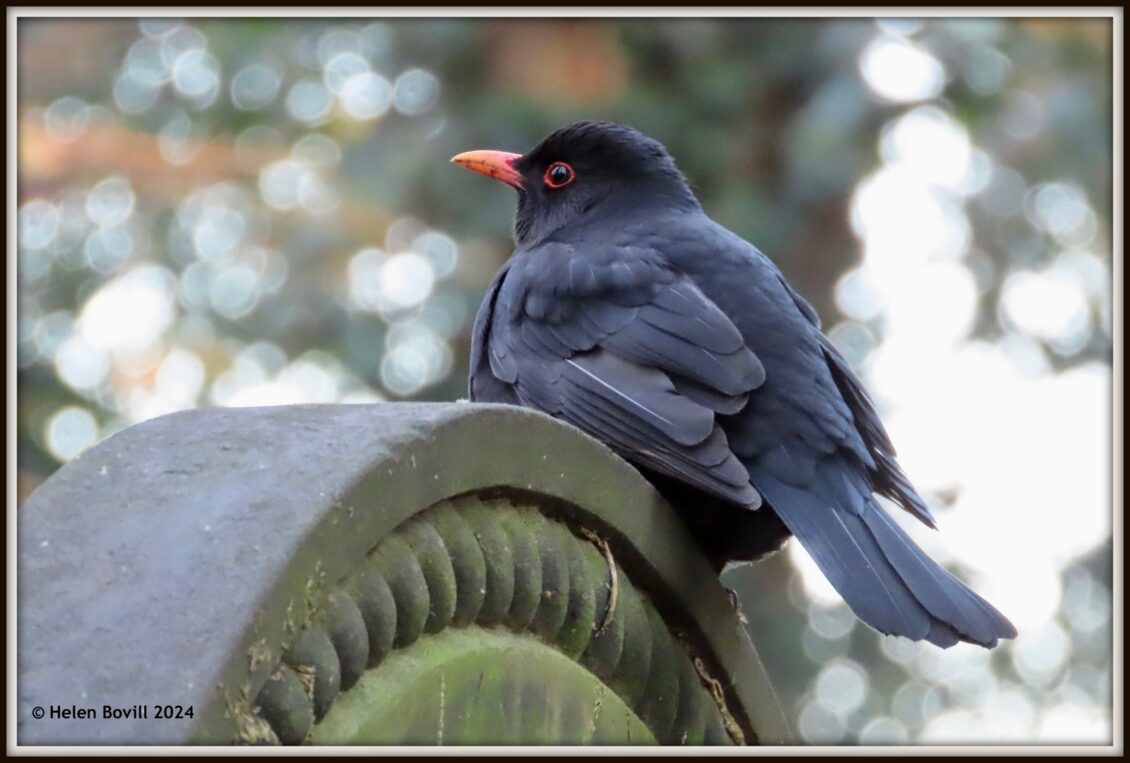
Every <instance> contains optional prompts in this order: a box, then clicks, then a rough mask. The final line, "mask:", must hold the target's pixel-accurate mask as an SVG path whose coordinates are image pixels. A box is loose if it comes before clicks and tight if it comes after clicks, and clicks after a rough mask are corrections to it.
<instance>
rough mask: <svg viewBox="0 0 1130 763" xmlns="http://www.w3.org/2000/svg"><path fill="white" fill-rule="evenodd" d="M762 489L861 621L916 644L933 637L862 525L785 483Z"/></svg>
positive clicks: (762, 483)
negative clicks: (909, 639)
mask: <svg viewBox="0 0 1130 763" xmlns="http://www.w3.org/2000/svg"><path fill="white" fill-rule="evenodd" d="M757 486H758V490H760V491H761V493H762V495H764V496H765V497H766V499H767V500H768V501H769V503H770V504H771V505H772V506H773V508H774V509H775V510H776V512H777V515H778V516H779V517H780V518H781V521H782V522H784V523H785V526H786V527H788V528H789V531H790V532H792V534H793V535H795V536H796V538H797V540H799V541H800V543H801V545H802V546H804V548H805V550H806V551H808V553H809V554H811V555H812V558H813V559H814V560H815V561H816V564H817V566H819V567H820V570H821V572H823V573H824V575H825V576H826V577H827V578H828V581H829V582H830V583H831V584H832V586H833V587H834V588H835V589H836V590H837V591H839V593H840V595H841V596H843V597H844V600H845V601H846V602H847V603H848V606H850V607H851V608H852V610H853V611H854V612H855V614H856V615H858V616H859V618H860V619H862V620H863V621H864V622H866V623H868V624H869V625H871V626H872V627H874V628H876V629H877V630H879V631H880V632H882V633H893V634H896V635H900V636H906V637H908V638H911V639H914V640H915V641H920V640H922V639H924V638H928V636H929V634H930V627H931V622H932V621H931V618H930V616H929V613H928V612H927V611H926V610H925V609H923V607H922V605H921V604H919V603H918V600H917V599H915V598H914V596H913V595H912V594H911V592H910V590H909V589H908V588H907V587H906V585H905V584H904V583H903V582H902V579H901V578H900V577H899V576H898V574H897V573H896V572H895V570H894V568H893V567H892V566H891V564H890V562H888V561H887V558H886V556H885V555H884V554H883V552H882V550H881V549H880V548H879V546H878V544H876V543H875V539H874V538H873V537H872V536H871V533H869V532H868V531H867V527H866V526H865V525H864V524H863V520H861V519H860V518H859V517H858V516H855V515H854V514H852V513H850V512H847V511H842V510H840V509H836V508H832V507H831V506H829V505H828V503H827V502H826V501H823V500H821V499H819V498H818V497H816V496H815V495H813V494H812V493H811V492H809V491H806V490H803V489H800V488H796V487H793V486H792V485H788V484H786V483H783V482H777V481H776V480H772V479H763V480H759V481H758V482H757Z"/></svg>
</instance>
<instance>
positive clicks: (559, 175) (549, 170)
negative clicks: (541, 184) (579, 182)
mask: <svg viewBox="0 0 1130 763" xmlns="http://www.w3.org/2000/svg"><path fill="white" fill-rule="evenodd" d="M542 179H543V180H545V185H546V187H548V188H553V189H557V188H564V187H565V186H567V185H569V184H570V183H572V182H573V181H574V180H576V179H577V173H575V172H573V168H572V167H570V166H569V165H568V164H566V163H565V162H554V163H553V164H551V165H549V166H548V167H546V168H545V176H544V177H543V178H542Z"/></svg>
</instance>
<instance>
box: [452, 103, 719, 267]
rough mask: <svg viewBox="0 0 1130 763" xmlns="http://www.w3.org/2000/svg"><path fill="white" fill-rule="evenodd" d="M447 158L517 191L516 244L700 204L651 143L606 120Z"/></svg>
mask: <svg viewBox="0 0 1130 763" xmlns="http://www.w3.org/2000/svg"><path fill="white" fill-rule="evenodd" d="M451 161H453V162H455V163H456V164H459V165H461V166H463V167H466V168H467V169H469V170H473V171H475V172H479V173H481V174H483V175H487V176H489V177H492V178H494V179H495V180H501V181H502V182H504V183H506V184H508V185H511V186H513V187H514V188H516V189H518V211H517V213H516V215H515V218H514V238H515V241H516V242H517V243H518V245H519V246H533V245H534V244H537V243H539V242H541V241H544V240H545V239H546V238H548V237H549V236H551V235H553V234H554V233H557V232H558V231H562V230H567V231H569V232H570V233H573V234H576V233H581V232H584V231H585V230H586V229H587V228H588V227H589V226H590V225H594V224H599V223H600V222H603V221H604V220H606V219H613V220H621V221H622V220H624V219H625V218H626V217H627V216H629V215H632V214H638V213H640V212H641V211H644V210H646V211H648V212H663V211H667V210H692V209H698V208H699V206H698V202H697V201H696V200H695V197H694V194H693V193H692V192H691V189H690V186H689V185H688V184H687V180H686V178H685V177H684V176H683V173H681V172H679V170H678V168H676V167H675V162H674V160H673V159H672V158H671V156H670V155H669V154H668V153H667V151H666V149H664V148H663V146H662V145H661V144H660V143H659V142H658V141H655V140H653V139H651V138H649V137H647V136H646V135H644V134H643V133H641V132H639V131H638V130H634V129H632V128H631V127H627V126H625V125H620V124H615V123H612V122H578V123H576V124H573V125H570V126H568V127H563V128H561V129H560V130H557V131H555V132H553V133H551V134H550V135H548V136H547V137H546V138H545V139H544V140H542V141H541V142H540V143H539V144H538V145H536V146H535V147H534V148H532V149H531V150H529V151H527V152H526V153H524V154H514V153H509V152H506V151H467V152H465V153H462V154H459V155H458V156H456V157H454V158H453V159H452V160H451Z"/></svg>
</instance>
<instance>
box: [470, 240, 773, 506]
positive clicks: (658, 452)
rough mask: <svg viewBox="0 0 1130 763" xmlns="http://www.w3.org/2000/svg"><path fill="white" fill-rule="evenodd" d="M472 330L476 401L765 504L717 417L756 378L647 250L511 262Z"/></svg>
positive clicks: (741, 500) (702, 308)
mask: <svg viewBox="0 0 1130 763" xmlns="http://www.w3.org/2000/svg"><path fill="white" fill-rule="evenodd" d="M476 323H477V325H476V335H477V337H479V341H478V342H477V347H476V350H475V352H476V355H475V357H473V358H472V364H473V371H472V383H471V391H472V396H473V397H475V399H492V398H493V397H495V396H497V395H500V394H512V395H514V396H515V397H516V398H517V400H518V402H519V403H520V404H522V405H526V406H528V407H532V408H537V409H539V410H542V411H544V412H546V413H548V414H550V415H552V416H555V417H557V418H560V419H563V420H565V421H568V422H569V423H571V424H573V425H574V426H577V427H578V428H580V429H582V430H583V431H585V432H587V433H588V434H590V435H592V436H594V437H596V438H597V439H599V440H601V441H603V442H604V443H606V444H607V445H609V446H610V447H612V448H613V449H614V450H616V451H617V452H619V453H620V454H621V455H623V456H624V457H626V458H627V459H629V460H631V461H634V462H635V463H637V464H640V465H642V466H646V467H649V468H651V469H654V470H656V471H658V472H661V473H664V474H668V475H670V476H672V477H675V478H677V479H680V480H682V481H685V482H688V483H690V484H693V485H695V486H697V487H699V488H701V489H703V490H705V491H707V492H709V493H712V494H714V495H718V496H720V497H723V498H726V499H728V500H731V501H733V502H735V503H737V504H739V505H744V506H750V507H755V506H758V505H759V504H760V496H759V495H758V494H757V492H756V490H755V489H754V488H753V486H752V485H751V484H750V480H749V474H748V472H747V471H746V469H745V467H744V466H742V464H741V463H740V462H739V461H738V459H737V458H736V457H735V456H734V454H733V453H732V452H731V450H730V447H729V444H728V442H727V440H726V435H725V433H724V432H723V431H722V428H721V426H720V425H719V423H718V421H717V420H716V416H717V415H720V414H722V415H724V414H733V413H736V412H737V411H739V410H741V408H742V407H743V406H744V405H745V404H746V401H747V399H748V395H749V392H750V391H751V390H753V389H755V388H756V387H757V386H758V385H759V384H761V382H762V381H763V380H764V371H763V369H762V367H761V364H760V362H759V361H758V360H757V358H756V357H755V356H754V355H753V353H752V352H751V351H750V350H749V349H748V348H747V347H746V346H745V342H744V341H743V339H742V336H741V334H740V333H739V332H738V330H737V328H736V327H735V326H734V324H733V323H732V322H731V321H730V319H729V318H727V317H726V315H725V314H724V313H723V312H722V311H721V310H719V309H718V307H717V306H715V305H714V304H713V303H712V302H711V301H710V300H708V299H707V298H706V297H705V296H703V294H702V292H701V291H699V289H698V288H697V287H696V286H695V285H694V284H693V283H692V282H691V281H690V280H689V279H687V278H686V277H684V276H682V275H680V274H679V273H677V272H675V271H673V270H671V269H670V268H669V267H668V266H667V265H666V264H665V263H664V262H663V261H662V259H661V258H660V257H659V256H658V255H657V254H655V253H654V252H652V251H650V250H648V249H646V248H642V247H640V248H636V247H614V246H611V245H605V246H599V245H596V246H591V247H573V246H567V245H563V244H546V245H542V246H539V247H538V248H537V249H534V250H530V251H525V252H518V253H517V254H515V256H514V258H512V260H511V262H510V263H509V264H508V268H507V269H506V272H504V273H502V274H500V276H499V279H498V280H497V282H496V285H495V288H494V290H493V291H492V294H490V295H488V298H487V301H485V302H484V306H483V309H482V311H481V312H480V316H479V320H478V321H477V322H476ZM484 366H485V367H489V374H490V377H491V378H490V379H484V378H481V377H482V375H483V372H484V371H485V370H486V368H485V367H484ZM476 367H477V368H478V371H477V372H476V371H475V368H476ZM476 377H479V378H476ZM499 383H501V385H502V388H504V389H505V392H501V391H500V389H499V386H498V385H499ZM492 390H493V394H492V392H491V391H492ZM503 401H504V402H506V400H503Z"/></svg>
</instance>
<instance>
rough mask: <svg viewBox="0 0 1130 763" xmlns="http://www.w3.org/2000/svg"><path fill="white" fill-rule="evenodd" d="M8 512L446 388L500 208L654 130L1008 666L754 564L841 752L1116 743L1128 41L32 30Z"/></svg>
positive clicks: (33, 24) (487, 268) (784, 655)
mask: <svg viewBox="0 0 1130 763" xmlns="http://www.w3.org/2000/svg"><path fill="white" fill-rule="evenodd" d="M18 24H19V26H18V42H19V46H18V56H19V68H18V88H19V89H18V94H19V111H18V119H19V134H18V154H19V200H18V238H19V253H18V257H19V259H18V310H19V320H18V327H17V330H18V384H19V396H18V437H19V452H18V469H19V474H18V476H19V495H20V500H22V499H23V498H24V497H26V496H27V494H28V493H29V492H30V491H31V490H33V489H34V488H35V487H36V485H38V484H39V483H40V482H42V480H43V479H45V478H46V477H47V476H48V475H50V474H51V472H52V471H53V470H55V469H56V468H58V467H59V466H60V465H61V464H62V463H65V462H66V461H68V460H69V459H71V458H74V457H75V456H76V455H77V454H78V453H80V452H81V451H82V450H83V449H84V448H87V447H89V446H91V445H92V444H94V443H96V442H98V441H99V440H101V439H102V438H105V437H107V436H109V435H110V434H112V433H113V432H114V431H116V430H118V429H120V428H122V427H124V426H128V425H130V424H133V423H136V422H139V421H142V420H145V419H148V418H151V417H153V416H158V415H161V414H164V413H168V412H170V411H175V410H179V409H183V408H191V407H194V406H235V405H269V404H282V403H300V402H320V403H332V402H347V403H348V402H356V403H362V402H369V401H376V400H405V399H414V400H452V399H455V398H458V397H462V396H465V394H466V393H465V378H466V371H467V362H466V358H467V354H468V334H469V329H470V325H471V321H472V318H473V315H474V311H475V309H476V308H477V306H478V304H479V300H480V299H481V297H482V294H483V291H484V289H485V287H486V285H487V283H488V282H489V280H490V278H491V276H492V275H493V273H494V272H495V270H496V269H497V268H498V267H499V265H500V264H501V263H502V262H503V261H504V260H505V258H506V257H507V256H508V255H509V253H510V241H509V226H510V221H511V215H512V210H513V201H514V200H513V192H512V191H510V190H509V189H507V188H505V187H504V186H502V185H501V184H491V183H488V182H486V181H485V180H483V179H482V178H480V177H477V176H474V175H472V174H471V173H467V172H463V171H459V170H457V169H456V168H454V167H452V166H450V165H449V164H448V161H447V160H448V158H449V157H450V156H452V155H453V154H455V153H457V152H459V151H462V150H466V149H470V148H500V149H508V150H514V151H522V150H525V149H527V148H529V147H531V146H532V145H533V144H534V143H535V142H536V140H538V139H539V138H540V137H542V136H543V135H544V134H545V133H547V132H548V131H550V130H551V129H553V128H556V127H558V126H561V125H564V124H566V123H569V122H571V121H574V120H576V119H580V118H604V119H616V120H620V121H625V122H628V123H630V124H633V125H635V126H636V127H638V128H640V129H642V130H643V131H645V132H647V133H649V134H651V135H653V136H655V137H657V138H659V139H660V140H662V141H663V142H664V143H665V144H666V145H667V146H668V148H669V149H670V150H671V152H672V153H673V154H674V156H675V157H676V158H677V160H678V162H679V164H680V166H681V167H682V169H683V170H684V171H685V172H686V173H687V174H688V175H689V177H690V178H691V180H692V183H693V185H694V187H695V188H696V190H697V192H698V194H699V196H700V199H701V201H702V203H703V205H704V207H705V208H706V209H707V210H708V212H710V214H711V215H712V216H714V217H715V219H717V220H718V221H720V222H721V223H723V224H724V225H726V226H728V227H730V228H732V229H733V230H735V231H737V232H739V233H740V234H742V235H743V236H745V237H746V238H748V239H749V240H751V241H753V242H755V243H756V244H757V245H758V246H759V247H760V248H761V249H762V250H763V251H765V252H766V253H767V254H769V255H770V256H771V257H773V258H774V259H775V260H776V261H777V263H779V265H780V266H781V268H782V269H783V270H784V272H785V273H786V275H787V276H788V277H789V278H790V280H791V281H792V282H793V283H794V284H795V285H796V286H797V287H798V288H799V290H800V291H801V292H802V293H803V294H805V295H806V296H807V297H808V298H809V299H810V300H811V301H812V302H813V303H814V304H815V306H816V307H817V309H818V310H819V311H820V313H821V315H822V316H823V318H824V323H825V327H826V329H827V330H828V331H829V333H830V335H831V336H832V338H833V339H834V341H835V342H836V344H837V345H838V346H839V347H840V348H841V349H842V350H843V352H844V353H845V355H846V356H847V357H848V358H849V360H850V361H851V362H852V363H853V364H854V365H855V366H856V367H857V368H858V369H859V370H860V372H861V373H862V375H863V377H864V378H865V380H866V381H867V383H868V385H869V388H870V390H871V391H872V393H873V394H874V397H875V398H876V401H877V403H878V405H879V407H880V409H881V411H882V414H883V416H884V419H885V421H886V422H887V424H888V427H889V429H890V431H891V434H892V436H893V438H894V441H895V443H896V445H897V446H898V448H899V451H900V455H901V457H902V462H903V464H904V465H905V467H906V470H907V472H908V473H909V474H910V476H911V478H912V479H913V480H914V481H915V482H916V484H917V485H918V486H919V488H920V489H921V491H922V492H923V493H924V494H925V495H926V496H927V497H928V499H929V501H930V503H931V504H932V507H933V509H934V511H935V513H936V514H937V515H938V517H939V520H940V527H941V529H942V532H941V533H934V532H931V531H928V530H926V529H925V528H922V527H918V528H915V529H913V530H912V532H913V534H914V536H915V537H916V538H917V539H918V540H919V542H920V543H922V544H923V545H924V546H925V547H926V548H927V549H928V550H929V551H930V552H931V553H932V554H933V555H934V556H935V558H938V559H939V560H941V561H943V562H945V563H946V564H947V565H949V566H950V567H951V568H952V569H954V570H955V571H956V572H957V573H958V574H959V575H960V576H961V577H963V578H964V579H966V580H967V581H969V582H970V583H971V584H972V585H973V586H974V587H975V588H976V589H977V590H978V591H980V592H982V593H983V594H985V595H986V596H987V598H989V599H990V600H992V601H993V602H994V603H995V604H997V605H998V606H999V607H1000V608H1001V609H1002V610H1003V611H1004V612H1005V613H1007V614H1008V615H1009V616H1010V617H1011V618H1012V619H1013V621H1014V622H1015V623H1016V624H1017V626H1018V627H1019V629H1020V632H1021V635H1020V638H1019V639H1017V640H1016V641H1015V642H1012V643H1008V644H1006V645H1004V646H1002V647H1001V648H999V649H997V650H995V651H993V652H987V651H984V650H981V649H979V648H976V647H971V646H968V645H960V646H958V647H955V648H953V649H951V650H948V651H941V650H938V649H935V648H933V647H929V646H919V645H915V644H912V643H910V642H907V641H903V640H899V639H894V638H885V637H880V636H879V635H878V634H876V633H874V632H873V631H871V630H869V629H867V628H866V627H865V626H863V625H861V624H860V623H858V622H857V621H856V620H855V618H854V617H853V616H852V615H851V613H850V612H849V611H848V610H847V608H846V607H845V606H844V605H843V604H842V603H841V602H840V600H839V598H838V597H837V596H836V595H835V594H834V592H831V589H830V588H829V587H828V585H827V584H826V583H825V582H824V581H823V578H822V577H821V576H820V574H819V573H818V572H816V571H815V569H814V567H813V565H812V563H811V562H810V561H809V560H808V558H807V557H806V556H805V555H804V553H803V552H802V551H800V550H799V548H798V547H797V546H796V544H790V547H789V548H788V550H787V551H785V552H783V553H781V554H778V555H777V556H776V557H774V558H772V559H771V560H769V561H766V562H763V563H761V564H759V565H757V566H755V567H752V568H744V569H738V570H731V571H729V572H728V573H727V574H726V576H725V580H726V582H727V583H728V584H729V585H730V586H732V587H734V588H735V589H736V590H737V591H738V592H739V594H740V596H741V601H742V606H743V608H744V611H745V613H746V615H747V616H748V619H749V621H750V623H749V629H750V631H751V632H752V635H753V638H754V639H755V642H756V643H757V644H758V646H759V648H760V649H761V653H762V656H763V659H764V660H765V662H766V665H767V668H768V670H769V673H770V675H771V677H772V679H773V680H774V682H775V684H776V686H777V688H778V690H779V693H780V696H781V700H782V703H783V705H784V707H785V709H786V712H787V713H789V714H790V716H791V717H792V718H793V719H794V720H795V721H796V725H797V727H798V729H799V733H800V735H801V736H802V738H803V739H804V740H806V741H809V742H819V743H854V742H862V743H877V744H890V743H904V742H914V743H925V742H933V743H946V742H986V743H995V742H1013V743H1031V742H1069V743H1109V742H1110V740H1111V733H1112V717H1111V696H1112V685H1111V680H1112V665H1111V654H1112V627H1113V625H1112V617H1111V609H1112V595H1111V585H1112V580H1111V560H1112V549H1111V517H1112V515H1111V495H1110V486H1111V473H1110V469H1111V455H1110V447H1111V418H1110V413H1111V372H1110V362H1111V323H1112V320H1111V311H1112V305H1111V263H1112V259H1111V257H1112V251H1111V248H1112V247H1111V241H1112V236H1111V222H1112V221H1111V209H1112V178H1111V150H1112V149H1111V147H1112V112H1111V109H1112V105H1111V98H1112V82H1111V71H1112V47H1111V46H1112V24H1111V21H1110V20H1109V19H1106V20H1104V19H1058V20H1056V19H989V18H979V19H958V18H953V19H932V20H928V21H920V20H913V19H897V20H894V19H892V20H879V21H875V20H866V19H839V20H836V19H829V20H822V19H739V20H733V19H730V20H694V19H671V20H644V19H634V20H614V19H603V20H555V19H528V20H517V19H512V20H470V19H464V20H442V19H415V20H408V19H405V20H388V19H374V18H367V19H356V20H354V19H344V18H338V19H329V20H313V19H281V18H280V19H271V18H260V19H246V20H243V19H206V18H196V19H186V20H177V19H170V18H160V19H150V20H137V19H113V20H98V19H62V18H54V19H27V18H24V19H21V20H20V21H19V22H18Z"/></svg>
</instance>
